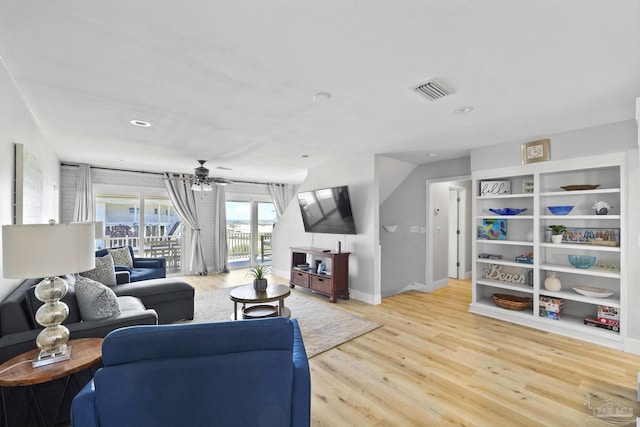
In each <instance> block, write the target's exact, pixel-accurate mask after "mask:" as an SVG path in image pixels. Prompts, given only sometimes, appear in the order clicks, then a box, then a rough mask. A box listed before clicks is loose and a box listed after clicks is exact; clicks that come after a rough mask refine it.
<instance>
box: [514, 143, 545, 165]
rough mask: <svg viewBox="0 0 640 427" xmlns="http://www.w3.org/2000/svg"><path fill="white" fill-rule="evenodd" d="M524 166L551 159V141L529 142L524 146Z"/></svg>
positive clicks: (522, 149)
mask: <svg viewBox="0 0 640 427" xmlns="http://www.w3.org/2000/svg"><path fill="white" fill-rule="evenodd" d="M521 151H522V164H523V165H524V164H526V163H535V162H543V161H545V160H549V159H550V158H551V156H550V152H549V140H548V139H541V140H540V141H533V142H527V143H525V144H522V147H521Z"/></svg>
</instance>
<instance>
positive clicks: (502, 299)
mask: <svg viewBox="0 0 640 427" xmlns="http://www.w3.org/2000/svg"><path fill="white" fill-rule="evenodd" d="M491 299H492V300H493V302H494V303H496V305H497V306H498V307H501V308H506V309H509V310H525V309H527V308H529V307H531V303H532V302H533V300H532V299H531V298H529V297H519V296H516V295H509V294H493V295H491Z"/></svg>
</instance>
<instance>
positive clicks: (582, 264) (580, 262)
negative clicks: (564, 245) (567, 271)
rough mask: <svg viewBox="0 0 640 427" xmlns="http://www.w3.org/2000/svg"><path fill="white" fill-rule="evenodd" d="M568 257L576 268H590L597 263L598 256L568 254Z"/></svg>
mask: <svg viewBox="0 0 640 427" xmlns="http://www.w3.org/2000/svg"><path fill="white" fill-rule="evenodd" d="M568 257H569V262H570V263H571V265H573V266H574V267H575V268H590V267H591V266H593V264H595V263H596V257H594V256H591V255H568Z"/></svg>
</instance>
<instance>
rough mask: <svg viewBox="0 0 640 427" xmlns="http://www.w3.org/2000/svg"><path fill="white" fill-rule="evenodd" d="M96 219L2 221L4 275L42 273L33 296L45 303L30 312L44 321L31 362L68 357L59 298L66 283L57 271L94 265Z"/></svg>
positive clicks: (63, 309)
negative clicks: (80, 220)
mask: <svg viewBox="0 0 640 427" xmlns="http://www.w3.org/2000/svg"><path fill="white" fill-rule="evenodd" d="M94 236H95V224H94V223H93V222H86V223H75V224H55V221H50V222H49V224H29V225H3V226H2V271H3V276H4V277H5V278H7V279H29V278H39V277H44V279H43V280H42V281H41V282H40V283H38V285H37V286H36V289H35V296H36V298H38V299H39V300H40V301H42V302H44V304H43V305H42V306H41V307H40V308H39V309H38V311H37V312H36V315H35V319H36V322H38V324H40V325H42V326H44V329H43V330H42V331H40V333H39V334H38V336H37V338H36V345H37V346H38V348H39V349H40V352H39V353H38V355H36V358H35V359H34V360H33V366H34V367H38V366H43V365H48V364H51V363H55V362H60V361H63V360H67V359H69V358H70V357H71V346H69V345H67V341H68V340H69V330H68V329H67V327H66V326H64V325H62V322H63V321H64V320H65V319H66V318H67V316H68V314H69V307H68V306H67V305H66V304H65V303H64V302H62V301H60V299H61V298H62V297H64V296H65V295H66V294H67V282H65V281H64V280H63V279H61V278H60V277H57V276H60V275H64V274H69V273H76V272H80V271H87V270H91V269H92V268H94V267H95V252H94V245H95V240H94Z"/></svg>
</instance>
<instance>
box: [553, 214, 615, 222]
mask: <svg viewBox="0 0 640 427" xmlns="http://www.w3.org/2000/svg"><path fill="white" fill-rule="evenodd" d="M540 219H553V220H556V219H558V220H560V219H562V220H567V221H574V220H585V219H595V220H598V221H599V220H619V219H620V215H540Z"/></svg>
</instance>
